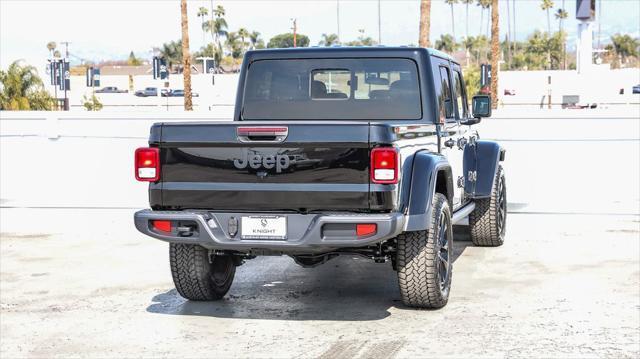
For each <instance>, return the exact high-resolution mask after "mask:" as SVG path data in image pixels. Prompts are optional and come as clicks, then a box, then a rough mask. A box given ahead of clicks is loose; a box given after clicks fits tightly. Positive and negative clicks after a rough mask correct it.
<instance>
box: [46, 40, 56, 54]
mask: <svg viewBox="0 0 640 359" xmlns="http://www.w3.org/2000/svg"><path fill="white" fill-rule="evenodd" d="M57 46H58V45H57V44H56V42H55V41H49V42H47V50H49V54H50V55H51V57H53V51H54V50H55V49H56V47H57Z"/></svg>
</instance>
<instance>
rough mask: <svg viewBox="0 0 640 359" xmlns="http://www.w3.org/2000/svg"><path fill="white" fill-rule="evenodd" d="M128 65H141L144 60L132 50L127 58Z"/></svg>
mask: <svg viewBox="0 0 640 359" xmlns="http://www.w3.org/2000/svg"><path fill="white" fill-rule="evenodd" d="M127 65H129V66H140V65H142V61H140V59H138V58H137V57H136V54H134V53H133V51H131V52H130V53H129V58H128V59H127Z"/></svg>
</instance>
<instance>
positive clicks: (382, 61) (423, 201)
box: [134, 47, 506, 308]
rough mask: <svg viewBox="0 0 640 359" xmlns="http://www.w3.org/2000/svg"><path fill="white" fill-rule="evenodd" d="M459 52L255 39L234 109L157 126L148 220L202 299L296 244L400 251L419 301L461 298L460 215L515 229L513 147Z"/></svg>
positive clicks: (410, 294) (187, 288) (414, 301)
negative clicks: (509, 209)
mask: <svg viewBox="0 0 640 359" xmlns="http://www.w3.org/2000/svg"><path fill="white" fill-rule="evenodd" d="M472 109H473V110H472V112H471V113H470V112H469V109H468V108H467V94H465V86H464V80H463V78H462V71H461V69H460V65H459V64H458V63H456V62H455V61H454V60H453V59H452V58H451V57H449V56H447V55H446V54H443V53H441V52H438V51H435V50H431V49H424V48H407V47H396V48H389V47H368V48H357V47H355V48H349V47H347V48H340V47H334V48H311V49H309V48H307V49H278V50H258V51H249V52H247V54H246V55H245V58H244V61H243V65H242V70H241V73H240V78H239V85H238V93H237V98H236V107H235V113H234V118H233V121H216V122H184V123H156V124H154V125H153V127H152V128H151V135H150V139H149V147H148V148H139V149H137V150H136V153H135V176H136V178H137V179H138V180H140V181H148V182H149V199H150V207H151V208H150V209H146V210H142V211H139V212H137V213H136V214H135V218H134V219H135V225H136V227H137V229H138V230H139V231H140V232H142V233H144V234H147V235H149V236H151V237H154V238H157V239H161V240H164V241H167V242H169V243H170V263H171V272H172V274H173V281H174V283H175V286H176V288H177V290H178V292H179V293H180V295H182V296H183V297H185V298H187V299H190V300H215V299H219V298H221V297H223V296H224V295H225V293H227V291H228V290H229V287H230V286H231V283H232V281H233V278H234V275H235V267H236V266H238V265H240V264H242V263H243V262H244V261H245V260H247V259H251V258H254V257H255V256H259V255H283V254H284V255H289V256H291V257H292V258H293V259H294V260H295V262H296V263H298V264H300V265H302V266H305V267H312V266H316V265H318V264H321V263H324V262H326V261H327V260H329V259H331V258H333V257H335V256H338V255H342V254H348V255H361V256H364V257H367V258H371V259H373V260H374V261H376V262H379V263H384V262H386V261H390V262H391V264H392V267H393V269H394V270H396V271H397V273H398V283H399V287H400V293H401V296H402V299H403V301H404V303H405V304H406V305H408V306H414V307H425V308H438V307H442V306H444V305H445V304H446V303H447V300H448V297H449V291H450V287H451V273H452V259H453V258H452V241H453V232H452V225H453V224H456V223H460V222H461V221H463V220H465V219H466V218H467V217H468V224H469V226H470V233H471V238H472V240H473V243H474V244H475V245H480V246H499V245H501V244H502V243H503V240H504V231H505V223H506V222H505V220H506V187H505V177H504V173H503V170H502V166H501V163H500V162H501V161H503V160H504V150H503V149H502V148H501V147H500V146H499V145H498V144H497V143H495V142H490V141H481V140H480V139H479V137H478V134H477V132H475V131H474V130H473V127H472V125H474V124H476V123H478V122H479V121H480V118H482V117H488V116H490V114H491V104H490V99H489V97H487V96H475V97H474V98H473V101H472Z"/></svg>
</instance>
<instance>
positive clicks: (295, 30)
mask: <svg viewBox="0 0 640 359" xmlns="http://www.w3.org/2000/svg"><path fill="white" fill-rule="evenodd" d="M291 20H293V47H297V41H296V40H297V34H298V20H297V19H291Z"/></svg>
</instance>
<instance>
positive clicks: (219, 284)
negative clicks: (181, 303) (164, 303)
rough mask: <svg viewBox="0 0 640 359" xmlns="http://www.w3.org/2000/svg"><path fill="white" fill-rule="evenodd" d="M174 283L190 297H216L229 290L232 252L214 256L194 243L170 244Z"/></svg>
mask: <svg viewBox="0 0 640 359" xmlns="http://www.w3.org/2000/svg"><path fill="white" fill-rule="evenodd" d="M169 261H170V263H171V275H172V276H173V283H174V284H175V286H176V289H177V290H178V293H180V295H181V296H183V297H184V298H186V299H189V300H197V301H204V300H218V299H221V298H222V297H224V295H225V294H227V292H228V291H229V288H230V287H231V283H233V278H234V276H235V273H236V267H235V265H234V263H233V259H232V258H231V256H213V257H212V260H211V261H210V260H209V250H207V249H206V248H204V247H201V246H199V245H196V244H177V243H171V244H170V245H169Z"/></svg>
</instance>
